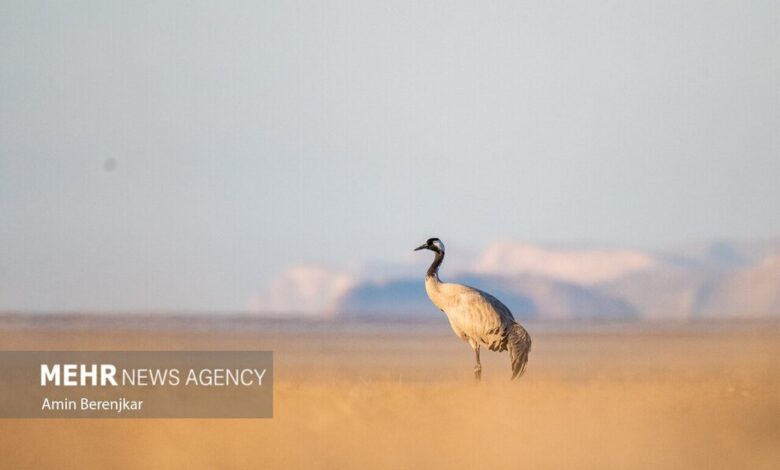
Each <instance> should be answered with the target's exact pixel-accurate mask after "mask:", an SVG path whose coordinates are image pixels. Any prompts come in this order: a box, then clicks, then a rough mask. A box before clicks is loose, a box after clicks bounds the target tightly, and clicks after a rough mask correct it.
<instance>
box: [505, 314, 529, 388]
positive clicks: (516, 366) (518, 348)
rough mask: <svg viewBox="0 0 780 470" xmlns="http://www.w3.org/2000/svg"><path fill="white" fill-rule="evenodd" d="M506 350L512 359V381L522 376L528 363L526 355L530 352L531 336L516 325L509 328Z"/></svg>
mask: <svg viewBox="0 0 780 470" xmlns="http://www.w3.org/2000/svg"><path fill="white" fill-rule="evenodd" d="M508 336H509V338H508V341H507V349H509V356H510V358H511V359H512V379H513V380H514V379H515V378H517V377H519V376H521V375H523V371H525V365H526V363H528V353H529V352H531V336H529V335H528V332H527V331H525V328H523V327H522V326H520V324H518V323H513V324H512V326H510V327H509V332H508Z"/></svg>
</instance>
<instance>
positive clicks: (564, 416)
mask: <svg viewBox="0 0 780 470" xmlns="http://www.w3.org/2000/svg"><path fill="white" fill-rule="evenodd" d="M245 323H246V324H242V325H235V324H234V325H228V326H226V327H220V326H219V325H218V322H214V321H203V322H199V321H197V320H195V321H191V320H187V319H180V320H179V321H173V322H168V323H166V322H156V321H129V322H126V323H122V322H116V323H112V322H105V321H97V320H94V319H90V318H81V319H78V318H71V319H68V318H65V319H63V320H61V321H60V322H53V324H52V322H43V324H42V325H41V324H38V323H37V322H35V321H32V320H29V319H28V320H19V319H16V318H15V317H6V318H4V319H2V321H0V345H2V349H6V350H25V349H45V350H56V349H63V350H65V349H82V350H90V349H92V350H94V349H119V350H135V349H156V350H159V349H206V350H209V349H262V350H273V351H274V353H275V381H276V383H275V391H274V394H275V395H274V398H275V405H274V418H273V419H266V420H260V419H258V420H249V419H246V420H219V419H213V420H188V419H180V420H155V419H145V420H138V419H117V420H110V419H103V420H97V419H85V420H34V419H30V420H9V419H0V462H2V467H3V468H9V469H18V468H78V469H84V468H111V469H124V468H182V469H185V468H186V469H193V468H268V469H275V468H293V469H299V468H300V469H318V468H322V469H350V468H360V469H369V468H371V469H380V468H387V469H404V468H415V469H416V468H445V469H453V468H454V469H457V468H469V469H482V468H485V469H487V468H490V469H504V468H506V469H521V468H534V469H539V468H554V469H563V468H566V469H569V468H594V469H595V468H598V469H603V468H621V469H622V468H631V469H660V468H664V469H667V468H671V469H692V468H704V469H713V468H740V469H743V468H744V469H764V468H765V469H777V468H780V327H778V325H777V324H749V325H744V324H743V325H739V326H737V325H729V324H720V325H714V326H713V325H698V326H695V325H693V326H692V325H679V326H677V327H660V326H658V325H655V326H637V325H623V326H619V327H615V326H611V327H610V326H606V325H605V326H601V327H594V326H591V327H582V328H571V329H568V330H559V329H558V330H556V329H555V328H553V327H550V326H549V325H548V326H545V325H534V324H529V325H528V329H529V331H530V332H531V334H532V335H533V338H534V345H533V350H532V353H531V357H530V362H529V367H528V369H527V371H526V374H525V376H524V377H523V378H522V379H521V380H519V381H517V382H509V381H508V380H507V379H508V376H509V359H508V357H507V356H506V353H504V354H496V353H490V352H483V367H484V370H483V378H484V380H483V382H482V383H481V384H475V383H473V380H472V376H471V369H472V360H473V357H472V352H471V350H470V349H469V347H468V346H467V344H465V343H462V342H460V341H459V340H457V339H456V338H455V337H454V335H452V333H451V331H450V330H449V326H448V325H447V324H446V322H445V320H444V318H441V321H440V322H433V323H429V324H422V325H417V324H415V325H394V326H388V325H380V324H360V325H354V324H349V323H338V324H327V323H312V324H308V323H301V324H293V323H285V322H281V323H273V322H261V321H257V322H256V321H253V320H251V319H250V320H246V321H245Z"/></svg>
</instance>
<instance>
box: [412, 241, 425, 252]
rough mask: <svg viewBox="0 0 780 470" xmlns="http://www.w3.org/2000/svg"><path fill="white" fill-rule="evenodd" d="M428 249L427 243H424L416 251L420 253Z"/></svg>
mask: <svg viewBox="0 0 780 470" xmlns="http://www.w3.org/2000/svg"><path fill="white" fill-rule="evenodd" d="M426 248H428V245H426V244H425V243H423V244H422V245H420V246H418V247H417V248H415V249H414V251H420V250H424V249H426Z"/></svg>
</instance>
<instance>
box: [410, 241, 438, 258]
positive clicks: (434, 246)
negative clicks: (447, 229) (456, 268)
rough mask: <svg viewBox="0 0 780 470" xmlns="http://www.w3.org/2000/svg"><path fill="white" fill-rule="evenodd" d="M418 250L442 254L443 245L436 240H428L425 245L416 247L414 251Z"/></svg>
mask: <svg viewBox="0 0 780 470" xmlns="http://www.w3.org/2000/svg"><path fill="white" fill-rule="evenodd" d="M418 250H431V251H433V252H436V253H440V254H442V255H443V254H444V243H442V242H441V240H439V239H438V238H429V239H428V240H427V241H426V242H425V243H423V244H422V245H420V246H418V247H417V248H415V249H414V251H418Z"/></svg>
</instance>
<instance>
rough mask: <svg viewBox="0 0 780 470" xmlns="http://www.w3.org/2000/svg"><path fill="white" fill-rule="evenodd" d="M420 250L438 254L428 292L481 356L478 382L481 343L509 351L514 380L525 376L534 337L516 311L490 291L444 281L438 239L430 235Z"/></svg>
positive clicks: (428, 276) (476, 371) (479, 372)
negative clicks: (520, 322) (521, 323)
mask: <svg viewBox="0 0 780 470" xmlns="http://www.w3.org/2000/svg"><path fill="white" fill-rule="evenodd" d="M418 250H431V251H433V252H434V253H436V256H435V257H434V259H433V263H432V264H431V267H430V268H428V272H427V273H426V274H425V291H426V292H427V293H428V297H429V298H430V299H431V302H433V304H434V305H435V306H436V307H438V308H439V310H441V311H442V312H444V313H445V314H446V315H447V319H449V321H450V326H452V330H453V331H454V332H455V334H456V335H457V336H458V337H459V338H461V339H462V340H464V341H468V342H469V344H470V345H471V347H472V349H474V354H476V358H477V363H476V365H475V366H474V378H475V379H476V380H478V381H479V380H480V379H481V378H482V364H481V363H480V361H479V348H480V346H486V347H487V348H488V349H490V350H491V351H498V352H501V351H506V350H509V356H510V359H511V360H512V379H515V378H516V377H518V376H519V375H522V373H523V370H525V365H526V363H527V362H528V353H529V351H531V337H530V336H529V335H528V332H527V331H525V328H523V327H522V326H520V324H519V323H517V322H516V321H515V318H514V317H513V316H512V312H510V311H509V309H508V308H507V307H506V305H504V304H502V303H501V302H500V301H499V300H498V299H497V298H495V297H493V296H492V295H490V294H488V293H487V292H482V291H481V290H479V289H475V288H473V287H469V286H464V285H462V284H453V283H448V282H441V281H440V280H439V266H441V263H442V261H444V243H442V242H441V240H439V239H438V238H429V239H428V241H426V242H425V243H423V244H422V245H420V246H418V247H417V248H415V249H414V251H418Z"/></svg>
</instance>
